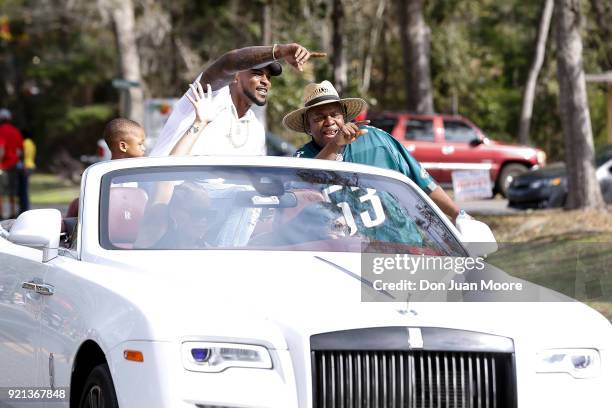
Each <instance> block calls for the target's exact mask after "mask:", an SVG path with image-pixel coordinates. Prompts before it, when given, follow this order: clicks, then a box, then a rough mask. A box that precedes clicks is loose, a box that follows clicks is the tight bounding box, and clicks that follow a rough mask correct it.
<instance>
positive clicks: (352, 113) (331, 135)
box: [283, 81, 459, 220]
mask: <svg viewBox="0 0 612 408" xmlns="http://www.w3.org/2000/svg"><path fill="white" fill-rule="evenodd" d="M366 108H367V104H366V102H365V101H364V100H363V99H360V98H340V96H339V95H338V92H337V91H336V89H335V88H334V86H333V85H332V84H331V82H329V81H323V82H321V83H311V84H308V85H306V87H305V88H304V106H303V107H302V108H300V109H297V110H294V111H293V112H291V113H289V114H287V115H286V116H285V117H284V118H283V124H284V125H285V127H287V128H289V129H291V130H294V131H296V132H302V133H306V134H309V135H310V136H311V137H312V141H311V142H310V143H307V144H305V145H304V146H302V147H301V148H299V149H298V150H297V152H296V153H295V156H296V157H304V158H316V159H325V160H342V161H347V162H351V163H361V164H368V165H371V166H377V167H382V168H386V169H391V170H396V171H399V172H401V173H403V174H404V175H406V176H407V177H408V178H410V179H411V180H412V181H414V182H415V183H416V184H417V185H418V186H419V187H420V188H421V189H422V190H423V191H425V192H426V193H427V194H428V195H429V197H430V198H431V199H432V200H433V201H434V202H435V203H436V204H437V205H438V207H440V209H441V210H442V211H444V213H445V214H446V215H448V216H449V217H450V218H451V219H452V220H455V218H457V215H459V208H458V207H457V206H456V205H455V203H454V202H453V200H451V198H450V197H449V196H448V195H447V194H446V193H445V192H444V190H442V188H440V186H438V185H437V184H436V182H435V181H434V180H433V178H432V177H431V176H430V175H429V173H427V171H426V170H425V169H424V168H423V167H421V165H420V164H419V162H418V161H416V159H415V158H414V157H412V155H410V153H408V151H407V150H406V148H404V146H402V145H401V144H400V143H399V142H398V141H397V140H395V139H394V138H393V136H391V135H390V134H388V133H387V132H385V131H383V130H381V129H378V128H375V127H373V126H367V124H368V123H369V121H367V120H364V121H358V122H351V121H352V120H353V119H355V118H356V117H357V115H359V113H360V112H362V111H364V110H365V109H366ZM366 134H367V137H362V136H363V135H366Z"/></svg>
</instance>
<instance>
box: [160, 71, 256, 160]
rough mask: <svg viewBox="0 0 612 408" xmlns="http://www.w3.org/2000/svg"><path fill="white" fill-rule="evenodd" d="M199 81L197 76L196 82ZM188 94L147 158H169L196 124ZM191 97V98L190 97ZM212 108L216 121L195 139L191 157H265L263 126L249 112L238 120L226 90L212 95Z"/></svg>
mask: <svg viewBox="0 0 612 408" xmlns="http://www.w3.org/2000/svg"><path fill="white" fill-rule="evenodd" d="M201 77H202V74H200V75H199V76H198V77H197V79H196V81H199V80H200V78H201ZM188 92H191V90H188V91H187V92H185V94H184V95H183V97H182V98H181V99H179V101H178V102H177V103H176V104H175V105H174V108H173V109H172V113H171V114H170V117H169V118H168V121H167V122H166V124H165V125H164V127H163V129H162V131H161V133H160V135H159V137H158V139H157V141H156V142H155V146H154V147H153V149H152V150H151V153H149V156H168V155H169V154H170V151H171V150H172V148H173V147H174V146H175V145H176V143H177V142H178V141H179V139H180V138H181V137H182V136H183V135H184V134H185V132H186V131H187V130H188V129H189V128H190V127H191V125H192V124H193V121H194V120H195V109H194V107H193V105H192V103H191V102H190V101H189V99H187V93H188ZM192 97H193V95H192ZM213 104H214V105H215V108H216V110H217V112H218V113H217V115H216V116H215V119H214V120H213V121H211V122H210V123H208V125H207V126H206V127H205V128H204V130H203V131H202V133H200V135H199V136H198V139H197V140H196V142H195V144H194V146H193V149H192V151H191V154H192V155H232V156H234V155H241V156H259V155H265V154H266V134H265V130H264V127H263V125H262V123H261V122H260V121H259V120H258V119H257V117H256V116H255V114H254V113H253V111H252V110H251V109H249V110H248V111H247V113H246V114H245V115H244V116H243V117H241V118H239V117H238V113H237V112H236V107H235V106H234V103H233V102H232V97H231V95H230V91H229V86H224V87H223V88H221V89H218V90H216V91H214V92H213Z"/></svg>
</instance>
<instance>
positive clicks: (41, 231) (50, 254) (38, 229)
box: [8, 209, 62, 262]
mask: <svg viewBox="0 0 612 408" xmlns="http://www.w3.org/2000/svg"><path fill="white" fill-rule="evenodd" d="M61 229H62V214H61V213H60V212H59V211H58V210H56V209H43V210H30V211H26V212H24V213H23V214H21V215H20V216H19V217H17V219H16V220H15V223H14V224H13V226H12V227H11V231H10V232H9V236H8V239H9V241H11V242H13V243H15V244H18V245H25V246H28V247H32V248H42V250H43V256H42V261H43V262H48V261H50V260H52V259H53V258H55V257H57V250H58V248H59V239H60V233H61Z"/></svg>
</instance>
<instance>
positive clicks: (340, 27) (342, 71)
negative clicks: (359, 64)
mask: <svg viewBox="0 0 612 408" xmlns="http://www.w3.org/2000/svg"><path fill="white" fill-rule="evenodd" d="M333 1H334V3H333V11H332V48H333V66H334V85H335V87H336V90H337V91H338V93H339V94H340V95H341V96H342V94H343V93H344V90H345V89H346V85H347V83H348V80H347V73H346V70H347V68H346V52H345V49H344V7H343V5H342V0H333Z"/></svg>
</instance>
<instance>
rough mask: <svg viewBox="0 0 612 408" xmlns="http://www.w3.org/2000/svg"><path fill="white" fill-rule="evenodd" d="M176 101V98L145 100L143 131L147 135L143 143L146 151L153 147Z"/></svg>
mask: <svg viewBox="0 0 612 408" xmlns="http://www.w3.org/2000/svg"><path fill="white" fill-rule="evenodd" d="M177 101H178V99H176V98H157V99H145V111H144V129H145V135H147V138H146V142H145V145H146V148H147V151H150V150H151V149H152V148H153V146H155V141H156V140H157V137H158V136H159V134H160V133H161V130H162V128H163V127H164V124H166V121H167V120H168V118H169V117H170V114H171V113H172V108H173V107H174V104H175V103H176V102H177Z"/></svg>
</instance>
